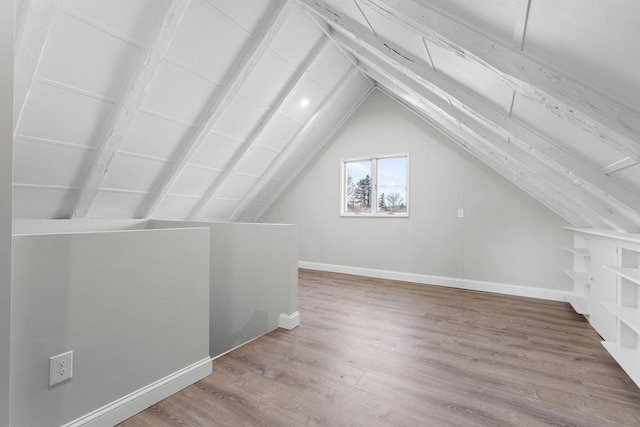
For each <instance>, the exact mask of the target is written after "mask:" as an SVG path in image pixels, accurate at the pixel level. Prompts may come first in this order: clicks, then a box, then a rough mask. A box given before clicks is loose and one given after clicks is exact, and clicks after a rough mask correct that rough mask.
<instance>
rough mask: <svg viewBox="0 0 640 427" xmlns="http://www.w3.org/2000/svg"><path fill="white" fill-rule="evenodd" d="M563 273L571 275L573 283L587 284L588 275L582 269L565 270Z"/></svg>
mask: <svg viewBox="0 0 640 427" xmlns="http://www.w3.org/2000/svg"><path fill="white" fill-rule="evenodd" d="M564 274H566V275H567V276H569V277H571V280H573V282H574V283H577V284H581V285H588V284H589V275H588V274H587V273H585V272H583V271H573V270H565V271H564Z"/></svg>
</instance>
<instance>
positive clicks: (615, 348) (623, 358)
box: [602, 341, 640, 387]
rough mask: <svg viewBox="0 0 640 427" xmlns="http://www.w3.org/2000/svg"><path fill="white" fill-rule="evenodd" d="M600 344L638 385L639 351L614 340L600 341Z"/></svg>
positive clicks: (639, 384) (639, 371)
mask: <svg viewBox="0 0 640 427" xmlns="http://www.w3.org/2000/svg"><path fill="white" fill-rule="evenodd" d="M602 345H603V346H604V348H606V349H607V351H608V352H609V354H610V355H611V356H613V358H614V359H615V360H616V362H618V364H619V365H620V366H621V367H622V369H624V371H625V372H626V373H627V374H628V375H629V376H630V377H631V379H632V380H633V382H635V383H636V385H637V386H638V387H640V352H638V350H637V349H635V348H627V347H621V346H620V345H618V344H617V343H614V342H607V341H602Z"/></svg>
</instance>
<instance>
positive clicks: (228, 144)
mask: <svg viewBox="0 0 640 427" xmlns="http://www.w3.org/2000/svg"><path fill="white" fill-rule="evenodd" d="M241 145H242V142H240V141H238V140H236V139H234V138H230V137H228V136H226V135H221V134H218V133H216V132H211V133H210V134H209V136H208V137H207V139H205V140H204V142H203V143H202V145H200V148H199V149H198V151H197V152H196V154H195V155H194V156H193V158H192V159H191V163H192V164H196V165H200V166H206V167H210V168H214V169H219V170H222V168H224V166H225V165H226V164H227V163H228V162H229V160H230V159H231V157H232V156H233V155H234V153H235V152H236V151H237V150H238V149H239V148H240V146H241Z"/></svg>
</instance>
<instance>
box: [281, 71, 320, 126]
mask: <svg viewBox="0 0 640 427" xmlns="http://www.w3.org/2000/svg"><path fill="white" fill-rule="evenodd" d="M326 96H327V90H325V89H323V88H321V87H320V86H318V84H317V83H316V82H314V81H313V80H311V79H304V80H303V81H302V82H301V83H299V84H298V85H297V86H296V88H295V89H294V90H293V91H292V92H291V94H290V95H289V98H287V100H286V101H285V102H284V104H282V112H283V113H284V114H286V115H288V116H289V117H291V118H293V119H295V120H297V121H298V122H300V123H305V122H306V121H307V120H309V119H310V118H311V116H312V115H313V113H314V112H315V110H316V109H317V108H318V106H319V105H320V103H321V102H322V100H323V99H324V98H325V97H326Z"/></svg>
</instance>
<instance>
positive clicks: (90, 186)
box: [72, 0, 190, 218]
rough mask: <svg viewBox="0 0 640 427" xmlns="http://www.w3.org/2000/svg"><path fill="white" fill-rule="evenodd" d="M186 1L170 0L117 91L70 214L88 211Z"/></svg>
mask: <svg viewBox="0 0 640 427" xmlns="http://www.w3.org/2000/svg"><path fill="white" fill-rule="evenodd" d="M189 2H190V0H173V1H172V2H171V3H169V5H168V8H167V10H166V13H165V15H164V17H163V19H162V20H158V22H157V23H156V26H155V28H154V29H153V31H152V33H153V35H152V36H151V41H150V43H147V44H146V45H145V46H144V48H143V50H142V52H141V53H140V54H141V56H140V62H139V63H138V66H137V67H136V69H135V71H134V72H133V74H132V76H131V79H130V80H129V82H128V83H127V85H126V86H125V89H124V91H123V92H122V94H121V95H120V99H119V101H118V104H117V105H116V107H115V111H114V113H113V116H112V118H111V121H110V123H109V124H108V125H107V126H106V128H105V131H104V134H103V136H102V138H101V140H100V141H99V142H98V144H97V152H96V155H95V157H94V159H93V162H92V164H91V166H90V167H89V170H88V172H87V174H86V176H85V178H84V179H83V183H82V188H81V189H80V192H79V193H78V201H77V202H76V205H75V208H74V210H73V215H72V216H73V218H84V217H85V216H86V215H87V213H88V212H89V209H90V208H91V205H92V204H93V202H94V200H95V198H96V196H97V194H98V191H99V189H100V187H101V185H102V183H103V181H104V179H105V175H106V173H107V169H108V167H109V164H110V163H111V162H112V161H113V160H114V159H115V156H116V154H117V152H118V150H119V149H120V146H121V145H122V141H123V139H124V137H125V135H126V134H127V132H128V131H129V129H130V128H131V125H132V123H133V120H134V118H135V115H136V113H137V112H138V110H139V109H140V107H141V106H142V104H143V102H144V99H145V96H146V94H147V91H148V89H149V87H150V86H151V83H152V81H153V79H154V77H155V76H156V74H157V72H158V69H159V68H160V65H161V64H162V60H163V58H164V56H165V54H166V52H167V50H168V49H169V46H170V45H171V41H172V39H173V37H174V34H175V32H176V30H177V28H178V27H179V25H180V21H181V19H182V16H183V15H184V13H185V11H186V9H187V7H188V6H189Z"/></svg>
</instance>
